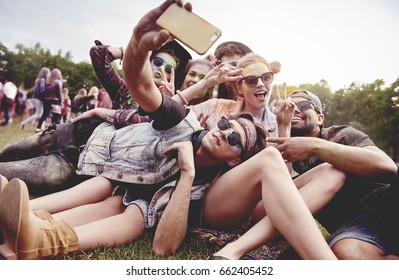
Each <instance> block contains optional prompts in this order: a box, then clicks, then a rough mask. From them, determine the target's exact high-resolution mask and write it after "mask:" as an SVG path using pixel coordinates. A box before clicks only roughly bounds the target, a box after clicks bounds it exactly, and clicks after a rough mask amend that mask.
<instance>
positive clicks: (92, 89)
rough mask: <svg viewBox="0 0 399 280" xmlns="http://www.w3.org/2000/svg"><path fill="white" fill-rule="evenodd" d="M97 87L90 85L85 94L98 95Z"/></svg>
mask: <svg viewBox="0 0 399 280" xmlns="http://www.w3.org/2000/svg"><path fill="white" fill-rule="evenodd" d="M98 91H99V90H98V87H96V86H92V87H91V88H90V90H89V93H88V94H87V96H91V95H95V96H98Z"/></svg>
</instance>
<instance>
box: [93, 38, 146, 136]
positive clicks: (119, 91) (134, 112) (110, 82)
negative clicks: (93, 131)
mask: <svg viewBox="0 0 399 280" xmlns="http://www.w3.org/2000/svg"><path fill="white" fill-rule="evenodd" d="M90 57H91V63H92V65H93V69H94V72H95V73H96V75H97V78H98V79H99V81H100V83H101V84H102V86H103V87H104V88H105V90H106V91H107V92H108V94H109V96H110V97H111V100H112V109H116V110H117V113H116V114H115V118H114V122H113V124H114V126H115V127H116V128H121V127H124V126H128V125H131V124H136V123H141V122H149V121H150V120H151V119H150V118H149V117H148V116H143V115H140V114H139V111H138V105H137V103H136V101H135V100H134V99H133V98H132V95H131V94H130V92H129V90H128V89H127V87H126V84H125V81H124V80H123V79H122V78H121V77H120V76H119V73H118V72H117V71H116V70H115V68H114V67H113V66H112V64H111V63H112V61H114V60H115V58H114V56H113V55H112V53H111V52H110V51H109V50H108V46H105V45H99V46H93V47H92V48H91V49H90Z"/></svg>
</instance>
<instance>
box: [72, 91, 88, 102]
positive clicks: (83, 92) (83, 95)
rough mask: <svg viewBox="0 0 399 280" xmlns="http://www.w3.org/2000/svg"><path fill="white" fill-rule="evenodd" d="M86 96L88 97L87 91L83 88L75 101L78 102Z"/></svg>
mask: <svg viewBox="0 0 399 280" xmlns="http://www.w3.org/2000/svg"><path fill="white" fill-rule="evenodd" d="M85 96H87V90H86V89H85V88H81V89H79V91H78V93H77V94H76V96H75V97H74V98H73V99H74V100H75V99H76V100H78V99H80V98H82V97H85Z"/></svg>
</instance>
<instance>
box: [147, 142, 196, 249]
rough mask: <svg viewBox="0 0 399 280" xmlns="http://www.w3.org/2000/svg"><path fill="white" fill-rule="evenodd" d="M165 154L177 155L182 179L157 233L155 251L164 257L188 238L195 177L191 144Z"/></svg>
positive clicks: (175, 146) (175, 147)
mask: <svg viewBox="0 0 399 280" xmlns="http://www.w3.org/2000/svg"><path fill="white" fill-rule="evenodd" d="M165 153H166V154H167V155H169V156H170V155H173V154H175V153H177V160H178V164H179V168H180V179H179V181H178V183H177V185H176V189H175V190H174V192H173V194H172V197H171V199H170V201H169V203H168V205H167V206H166V208H165V211H164V212H163V214H162V217H161V219H160V221H159V224H158V227H157V230H156V231H155V236H154V242H153V250H154V252H155V253H156V254H157V255H163V256H166V255H170V254H173V253H174V252H176V250H177V249H178V248H179V246H180V244H181V243H182V242H183V241H184V238H185V237H186V232H187V222H188V210H189V206H190V193H191V187H192V185H193V180H194V177H195V168H194V156H193V145H192V144H191V142H179V143H174V144H173V145H172V146H170V147H169V148H168V149H166V150H165Z"/></svg>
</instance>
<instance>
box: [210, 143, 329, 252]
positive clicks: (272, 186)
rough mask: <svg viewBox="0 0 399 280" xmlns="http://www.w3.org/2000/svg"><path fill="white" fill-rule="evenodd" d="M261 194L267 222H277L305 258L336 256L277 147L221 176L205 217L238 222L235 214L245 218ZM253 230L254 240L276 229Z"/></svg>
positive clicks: (231, 223)
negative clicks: (268, 220)
mask: <svg viewBox="0 0 399 280" xmlns="http://www.w3.org/2000/svg"><path fill="white" fill-rule="evenodd" d="M260 198H262V199H263V201H264V207H265V209H266V212H267V213H268V217H267V219H270V221H271V223H270V222H267V223H265V224H266V225H267V226H272V225H274V226H275V227H276V228H277V230H278V231H280V232H281V234H282V235H283V236H284V237H285V238H286V239H287V241H288V242H290V244H291V245H292V246H293V247H294V248H295V249H296V251H297V252H298V254H299V255H300V256H301V257H302V258H304V259H335V256H334V254H333V253H332V251H331V250H330V248H329V247H328V245H327V243H326V242H325V240H324V238H323V236H322V234H321V233H320V231H319V229H318V227H317V225H316V223H315V221H314V218H313V216H312V215H311V213H310V211H309V209H308V208H307V206H306V204H305V202H304V200H303V199H302V197H301V195H300V193H299V192H298V191H297V188H296V186H295V184H294V183H293V181H292V179H291V177H290V174H289V172H288V170H287V168H286V166H285V163H284V161H283V159H282V157H281V155H280V153H279V152H278V151H277V150H276V149H274V148H266V149H265V150H263V151H262V152H260V153H258V154H257V155H255V156H254V157H253V158H252V159H250V160H248V161H246V162H244V163H243V164H241V165H240V166H238V167H236V168H234V169H233V170H231V171H229V172H228V173H226V174H225V175H224V176H222V177H221V178H219V180H218V181H217V182H216V183H215V184H214V185H213V186H212V187H211V189H210V190H209V192H208V194H207V196H206V198H205V204H204V219H205V221H206V222H207V223H209V224H210V225H211V226H216V227H218V228H220V225H221V227H226V226H227V227H228V226H230V227H231V226H234V225H237V224H235V223H237V219H236V217H238V222H239V223H241V222H243V220H244V218H245V216H244V215H245V214H246V215H247V216H246V217H248V216H249V214H250V213H251V212H252V210H253V208H254V207H255V206H256V204H257V203H258V202H259V199H260ZM243 213H245V214H243ZM241 219H243V220H241ZM299 229H300V230H299ZM254 232H255V233H256V234H255V235H256V236H254V237H255V240H262V241H263V240H264V239H265V232H266V233H267V234H271V235H273V233H275V230H273V229H270V228H269V229H264V228H263V229H262V231H258V230H257V231H254ZM267 238H272V236H269V237H267ZM268 240H270V239H268ZM261 244H263V242H262V243H260V245H261ZM255 248H256V247H255Z"/></svg>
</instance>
